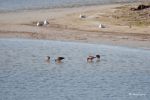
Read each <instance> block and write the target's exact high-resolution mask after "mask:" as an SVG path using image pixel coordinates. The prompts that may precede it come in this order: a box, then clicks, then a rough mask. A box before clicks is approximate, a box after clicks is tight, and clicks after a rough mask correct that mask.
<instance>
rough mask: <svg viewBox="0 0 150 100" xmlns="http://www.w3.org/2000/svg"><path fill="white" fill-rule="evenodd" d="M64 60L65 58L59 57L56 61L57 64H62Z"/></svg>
mask: <svg viewBox="0 0 150 100" xmlns="http://www.w3.org/2000/svg"><path fill="white" fill-rule="evenodd" d="M63 59H65V58H64V57H58V58H57V59H55V62H57V63H61V62H62V60H63Z"/></svg>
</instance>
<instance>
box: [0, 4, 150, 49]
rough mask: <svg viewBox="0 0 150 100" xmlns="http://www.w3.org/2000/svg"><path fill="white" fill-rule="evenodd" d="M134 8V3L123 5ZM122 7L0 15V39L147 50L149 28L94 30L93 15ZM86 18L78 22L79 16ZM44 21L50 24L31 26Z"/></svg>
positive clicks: (93, 7) (108, 24)
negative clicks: (84, 43) (53, 41)
mask: <svg viewBox="0 0 150 100" xmlns="http://www.w3.org/2000/svg"><path fill="white" fill-rule="evenodd" d="M127 4H133V5H134V4H135V3H127ZM127 4H126V3H125V4H109V5H96V6H95V5H94V6H82V7H73V8H56V9H40V10H28V11H20V12H7V13H0V16H2V17H0V38H29V39H42V40H56V41H57V40H59V41H73V42H86V43H96V44H99V43H100V44H108V45H116V46H127V47H139V48H150V44H149V43H150V33H149V27H150V26H148V27H133V28H131V29H130V28H128V26H126V25H121V26H117V25H113V24H111V23H108V22H103V23H104V24H105V25H106V26H107V28H104V29H98V28H97V25H98V23H99V22H101V21H97V20H96V21H95V20H93V19H92V18H93V17H96V14H99V12H100V13H103V12H104V13H106V14H107V13H109V12H112V11H113V10H114V9H115V8H116V7H120V6H123V5H127ZM80 13H84V14H86V15H87V16H88V18H87V19H86V20H80V19H79V18H78V17H79V14H80ZM9 16H12V17H9ZM44 19H47V20H48V21H49V22H50V24H49V25H48V26H46V27H37V26H36V25H35V24H33V22H36V21H41V20H44Z"/></svg>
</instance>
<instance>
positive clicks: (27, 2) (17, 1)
mask: <svg viewBox="0 0 150 100" xmlns="http://www.w3.org/2000/svg"><path fill="white" fill-rule="evenodd" d="M133 1H137V0H0V11H5V10H6V11H13V10H19V9H36V8H54V7H72V6H84V5H94V4H110V3H116V2H133Z"/></svg>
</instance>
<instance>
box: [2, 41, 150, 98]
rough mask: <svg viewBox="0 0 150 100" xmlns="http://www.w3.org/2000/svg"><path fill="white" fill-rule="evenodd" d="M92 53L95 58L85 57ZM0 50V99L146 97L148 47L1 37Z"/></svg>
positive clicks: (149, 69)
mask: <svg viewBox="0 0 150 100" xmlns="http://www.w3.org/2000/svg"><path fill="white" fill-rule="evenodd" d="M96 54H101V61H100V62H96V61H94V62H93V63H87V62H86V57H87V56H88V55H96ZM0 55H1V57H0V100H150V51H148V50H142V49H131V48H125V47H115V46H106V45H95V44H84V43H70V42H58V41H39V40H17V39H16V40H15V39H0ZM47 55H50V56H51V58H52V60H51V62H50V63H47V62H45V57H46V56H47ZM57 56H64V57H65V58H66V59H65V60H64V62H63V63H61V64H56V63H55V62H54V58H56V57H57Z"/></svg>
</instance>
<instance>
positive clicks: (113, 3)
mask: <svg viewBox="0 0 150 100" xmlns="http://www.w3.org/2000/svg"><path fill="white" fill-rule="evenodd" d="M131 3H132V4H133V3H137V1H127V2H110V3H94V4H72V5H61V6H52V7H50V6H49V7H35V8H31V7H29V8H18V9H14V10H10V9H7V10H0V13H10V12H22V11H36V10H47V9H64V8H80V7H90V6H105V5H116V4H131ZM138 3H140V2H138Z"/></svg>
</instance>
